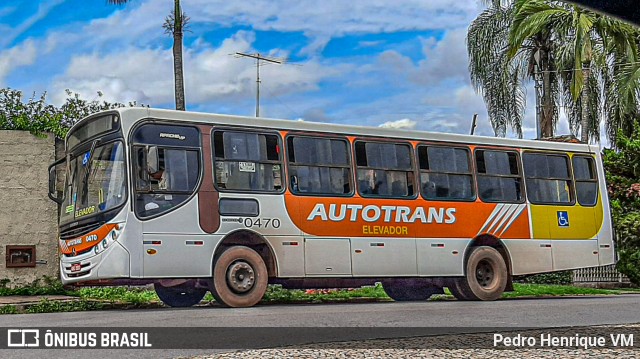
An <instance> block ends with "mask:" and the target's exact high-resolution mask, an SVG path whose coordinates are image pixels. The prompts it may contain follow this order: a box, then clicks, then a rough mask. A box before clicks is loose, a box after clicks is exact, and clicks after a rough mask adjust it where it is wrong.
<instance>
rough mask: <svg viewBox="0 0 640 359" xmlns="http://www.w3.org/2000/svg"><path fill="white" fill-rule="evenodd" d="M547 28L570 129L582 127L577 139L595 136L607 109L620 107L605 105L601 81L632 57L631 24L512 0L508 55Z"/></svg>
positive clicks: (570, 8)
mask: <svg viewBox="0 0 640 359" xmlns="http://www.w3.org/2000/svg"><path fill="white" fill-rule="evenodd" d="M549 32H550V33H551V37H552V39H553V41H555V42H556V44H557V45H556V50H557V54H556V62H557V67H558V68H559V70H560V71H561V72H560V80H561V81H562V82H563V87H562V88H563V92H564V108H565V110H566V112H567V114H568V116H569V120H570V124H571V127H572V128H573V130H574V132H576V133H577V130H578V129H580V134H581V136H580V137H581V140H582V141H583V142H588V141H589V139H590V138H597V137H598V135H599V124H600V118H601V117H602V116H603V115H606V116H604V117H605V119H606V118H607V117H608V115H609V112H610V111H619V110H620V109H619V108H617V109H616V108H606V107H605V106H604V104H605V103H604V101H602V98H603V97H605V96H604V94H605V92H606V90H605V83H604V82H603V79H604V78H605V77H606V76H608V75H609V74H610V73H611V70H612V66H613V71H614V72H616V71H617V70H616V69H615V67H616V66H618V62H620V61H622V62H629V61H630V62H633V61H635V58H636V56H635V54H636V53H637V47H636V45H635V43H634V41H635V37H634V31H633V28H631V27H630V26H628V25H625V24H623V23H621V22H620V21H617V20H613V19H610V18H607V17H605V16H602V15H599V14H596V13H594V12H592V11H590V10H586V9H582V8H580V7H578V6H575V5H568V4H565V3H559V2H555V1H544V0H516V2H515V11H514V21H513V26H512V28H511V33H510V36H509V54H510V55H513V54H514V53H515V51H516V49H517V47H518V46H519V44H521V43H522V42H523V41H526V39H528V38H531V37H534V36H538V35H539V34H541V33H549ZM618 84H619V83H617V82H612V83H609V84H608V85H612V86H616V85H618ZM612 94H613V93H611V92H610V93H609V95H612ZM609 100H612V101H613V102H614V103H617V104H618V105H621V104H622V102H619V101H615V99H611V98H609Z"/></svg>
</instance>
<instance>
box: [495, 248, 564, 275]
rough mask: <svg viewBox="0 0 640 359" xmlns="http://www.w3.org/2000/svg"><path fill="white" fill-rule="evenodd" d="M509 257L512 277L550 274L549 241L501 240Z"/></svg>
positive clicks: (551, 262)
mask: <svg viewBox="0 0 640 359" xmlns="http://www.w3.org/2000/svg"><path fill="white" fill-rule="evenodd" d="M502 243H504V245H505V247H506V248H507V251H508V252H509V255H510V256H511V270H512V274H513V275H522V274H532V273H543V272H551V271H552V270H553V260H552V257H551V241H550V240H544V239H543V240H540V239H503V240H502Z"/></svg>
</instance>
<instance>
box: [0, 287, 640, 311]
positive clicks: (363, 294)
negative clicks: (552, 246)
mask: <svg viewBox="0 0 640 359" xmlns="http://www.w3.org/2000/svg"><path fill="white" fill-rule="evenodd" d="M0 289H7V288H4V287H0ZM630 292H632V293H640V288H625V289H596V288H584V287H574V286H570V285H548V284H530V283H514V291H513V292H506V293H504V295H503V298H505V299H510V298H519V297H548V296H574V295H616V294H623V293H630ZM445 293H446V294H445V295H437V296H434V297H433V298H432V300H452V299H453V296H452V295H451V294H450V293H449V292H448V291H445ZM46 294H65V295H71V296H75V297H78V298H77V300H73V301H64V302H62V301H54V300H47V299H45V298H43V299H42V300H41V301H40V302H38V303H37V304H32V305H29V306H27V307H26V308H22V307H20V306H18V307H16V306H14V305H5V306H0V314H17V313H50V312H70V311H87V310H100V309H104V308H108V307H110V305H109V304H114V303H117V304H121V305H124V306H128V307H129V306H132V307H143V306H148V305H157V304H159V303H161V302H160V299H159V298H158V296H157V295H156V293H155V291H153V290H149V289H146V288H139V287H84V288H80V289H76V290H73V291H69V290H64V289H63V288H62V286H61V285H60V286H58V285H55V284H54V285H53V286H51V287H44V288H42V289H37V288H36V287H35V286H34V285H30V286H27V287H26V288H17V289H11V290H8V289H7V290H4V291H3V290H0V296H2V295H36V296H40V295H46ZM362 299H367V300H376V301H389V300H390V298H389V297H388V296H387V294H386V293H385V292H384V289H383V288H382V285H380V284H377V285H376V286H370V287H362V288H355V289H332V290H326V289H325V290H322V289H319V290H298V289H293V290H288V289H283V288H282V287H281V286H279V285H270V286H269V287H268V289H267V292H266V294H265V296H264V298H263V300H262V303H263V304H268V303H326V302H348V301H353V300H362ZM213 301H214V299H213V296H212V295H211V293H207V295H206V296H205V298H204V302H213Z"/></svg>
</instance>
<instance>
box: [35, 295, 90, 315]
mask: <svg viewBox="0 0 640 359" xmlns="http://www.w3.org/2000/svg"><path fill="white" fill-rule="evenodd" d="M101 308H102V303H98V302H92V301H88V300H85V299H82V300H74V301H71V302H61V301H56V300H48V299H46V298H43V299H42V300H41V301H40V303H38V304H34V305H31V306H29V307H27V309H26V312H27V313H54V312H80V311H87V310H99V309H101Z"/></svg>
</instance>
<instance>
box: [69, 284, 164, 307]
mask: <svg viewBox="0 0 640 359" xmlns="http://www.w3.org/2000/svg"><path fill="white" fill-rule="evenodd" d="M77 294H78V295H79V296H80V298H83V299H102V300H108V301H111V302H124V303H130V304H148V303H151V302H158V301H160V299H159V298H158V296H157V295H156V292H155V291H153V290H147V289H142V288H135V287H87V288H81V289H79V290H77Z"/></svg>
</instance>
